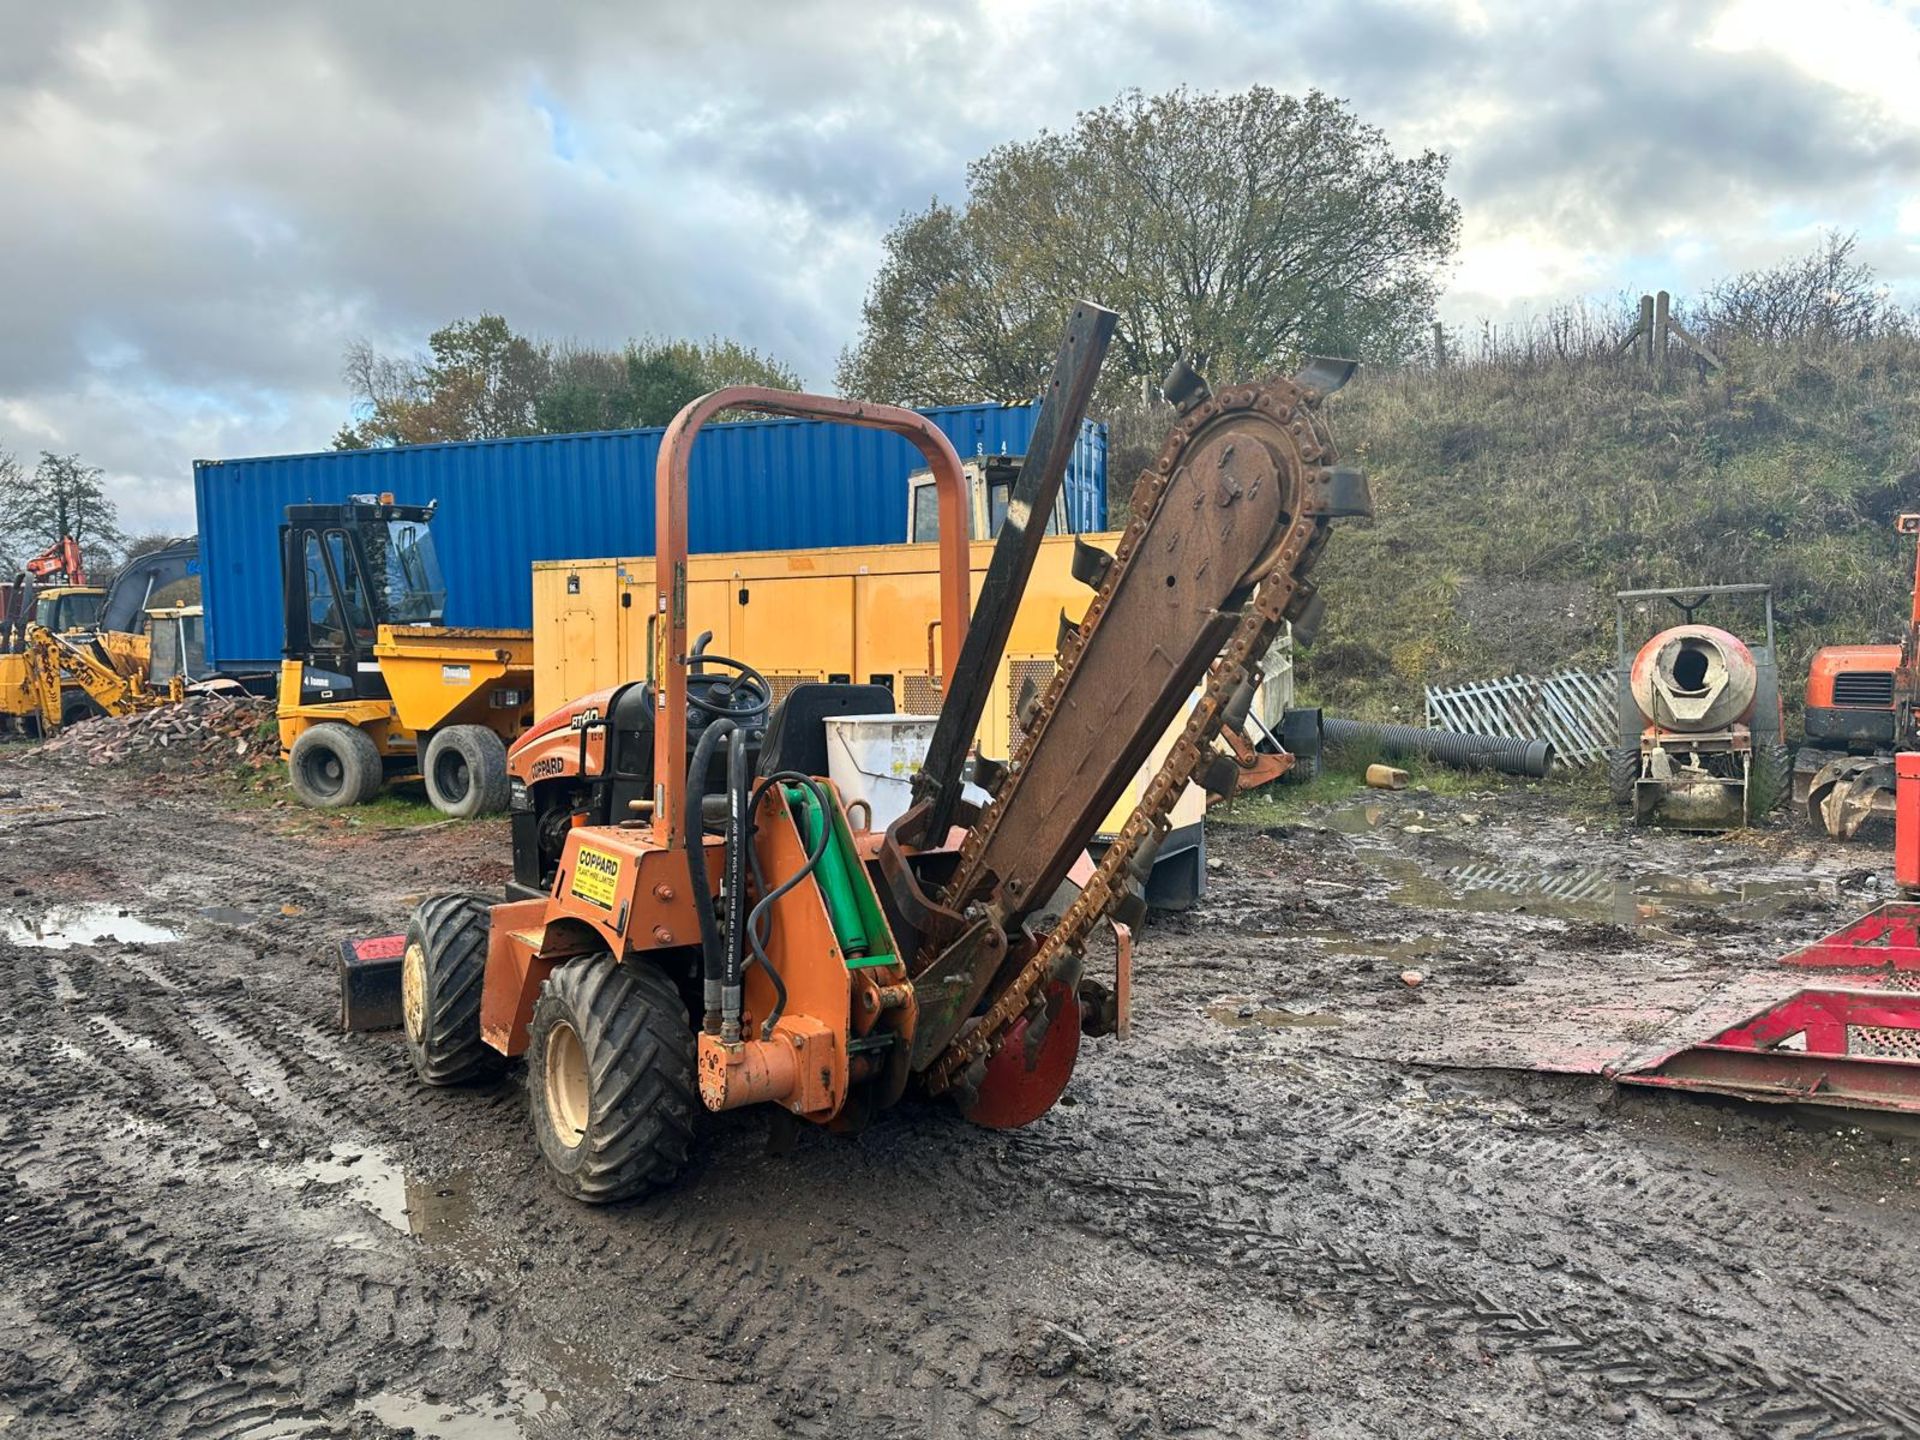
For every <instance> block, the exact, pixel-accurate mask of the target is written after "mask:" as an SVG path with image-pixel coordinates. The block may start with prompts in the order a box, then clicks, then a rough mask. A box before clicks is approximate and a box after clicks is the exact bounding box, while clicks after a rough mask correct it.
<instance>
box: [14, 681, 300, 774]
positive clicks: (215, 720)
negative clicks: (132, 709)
mask: <svg viewBox="0 0 1920 1440" xmlns="http://www.w3.org/2000/svg"><path fill="white" fill-rule="evenodd" d="M273 708H274V707H273V701H271V700H267V699H262V698H260V697H258V696H254V695H236V696H231V697H230V696H226V695H189V696H187V697H186V698H185V699H184V700H182V701H180V702H179V703H178V704H173V705H162V706H159V707H158V708H156V709H153V710H142V711H139V712H138V713H136V714H132V715H116V716H109V715H102V716H96V717H95V718H93V719H91V720H82V721H80V722H79V723H78V724H76V725H69V726H68V727H67V728H66V729H64V730H62V731H61V732H60V733H59V734H58V735H56V736H54V737H53V738H52V739H51V740H48V741H47V742H46V743H45V744H44V745H41V746H40V747H39V748H38V750H37V751H36V752H35V753H37V754H39V755H47V756H59V757H61V758H63V759H64V760H66V761H67V762H69V763H77V764H81V765H120V764H124V763H126V762H127V761H130V760H133V761H137V760H158V761H162V762H164V764H165V766H166V768H167V769H169V770H173V769H191V770H198V771H216V770H230V769H232V768H234V767H235V766H236V765H245V764H248V763H254V764H261V763H265V762H267V761H270V760H277V759H278V758H279V753H280V751H279V743H278V741H277V740H276V739H275V738H274V737H273V735H272V731H271V724H272V721H273Z"/></svg>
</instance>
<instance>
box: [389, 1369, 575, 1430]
mask: <svg viewBox="0 0 1920 1440" xmlns="http://www.w3.org/2000/svg"><path fill="white" fill-rule="evenodd" d="M503 1388H504V1389H505V1390H506V1398H505V1399H504V1400H494V1399H490V1398H489V1397H487V1396H484V1395H477V1396H475V1397H473V1398H472V1399H470V1400H462V1401H452V1400H426V1399H422V1398H421V1397H420V1396H417V1395H404V1394H401V1393H400V1392H399V1391H396V1390H382V1391H381V1392H379V1393H378V1394H376V1395H369V1396H367V1397H366V1398H365V1399H362V1400H360V1401H359V1402H357V1403H356V1404H355V1406H354V1408H355V1409H356V1410H360V1411H363V1412H365V1413H366V1414H368V1415H371V1416H373V1417H374V1419H376V1420H379V1421H380V1422H381V1423H383V1424H385V1425H388V1426H390V1427H392V1428H393V1429H395V1430H398V1431H400V1432H401V1433H402V1434H408V1433H411V1434H413V1435H415V1436H417V1437H418V1440H525V1437H526V1434H527V1430H526V1426H525V1425H524V1424H522V1422H523V1421H526V1420H531V1419H533V1418H534V1417H535V1416H537V1415H544V1414H546V1413H547V1412H548V1411H549V1410H558V1409H559V1408H560V1399H559V1396H557V1395H555V1394H554V1393H553V1392H552V1391H549V1390H540V1389H536V1388H535V1387H534V1386H532V1385H529V1384H527V1383H526V1381H524V1380H520V1379H517V1378H509V1379H507V1380H506V1381H505V1382H503Z"/></svg>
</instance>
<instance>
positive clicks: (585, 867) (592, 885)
mask: <svg viewBox="0 0 1920 1440" xmlns="http://www.w3.org/2000/svg"><path fill="white" fill-rule="evenodd" d="M619 885H620V857H619V856H618V855H609V854H607V853H606V852H605V851H604V850H589V849H588V848H587V847H586V846H584V845H582V846H581V847H580V849H579V851H578V852H577V853H576V854H575V856H574V861H573V893H574V894H575V895H577V896H579V897H580V898H581V899H582V900H585V901H586V902H587V903H588V904H589V905H598V906H599V907H600V908H601V909H602V910H611V909H613V897H614V892H615V891H616V890H617V889H618V888H619Z"/></svg>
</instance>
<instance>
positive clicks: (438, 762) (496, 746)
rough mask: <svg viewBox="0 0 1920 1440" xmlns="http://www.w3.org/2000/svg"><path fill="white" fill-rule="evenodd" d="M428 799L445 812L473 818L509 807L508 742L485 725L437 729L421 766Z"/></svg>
mask: <svg viewBox="0 0 1920 1440" xmlns="http://www.w3.org/2000/svg"><path fill="white" fill-rule="evenodd" d="M420 770H421V774H422V775H423V776H424V777H425V779H426V782H427V799H429V800H431V801H432V802H433V808H434V809H436V810H438V811H440V812H441V813H442V814H443V815H451V816H453V817H454V818H455V819H458V820H471V819H472V818H473V817H474V816H476V815H497V814H498V813H499V812H500V811H502V810H505V809H506V808H507V801H508V799H509V798H510V796H511V790H510V788H509V786H508V783H507V746H506V742H505V741H504V740H502V739H501V738H500V737H499V736H498V735H496V734H494V733H493V731H491V730H489V729H487V727H486V726H484V725H449V726H448V727H447V728H446V729H444V730H438V731H435V732H434V736H433V739H432V740H431V741H429V742H428V744H427V758H426V763H425V764H423V765H422V766H421V767H420Z"/></svg>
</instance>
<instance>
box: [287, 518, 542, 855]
mask: <svg viewBox="0 0 1920 1440" xmlns="http://www.w3.org/2000/svg"><path fill="white" fill-rule="evenodd" d="M433 512H434V506H433V505H432V504H427V505H399V504H396V503H394V498H393V496H392V495H391V494H383V495H377V496H376V495H355V496H352V497H350V498H349V499H348V500H347V501H346V503H344V504H339V505H289V506H288V507H287V512H286V523H285V524H283V525H282V526H281V527H280V564H281V582H282V590H283V594H284V599H285V606H286V645H285V649H284V651H283V657H284V658H283V660H282V663H281V666H280V699H279V706H278V711H277V714H278V719H279V726H280V746H281V750H282V753H283V754H284V755H285V757H286V761H287V776H288V779H289V781H290V782H291V783H292V786H293V792H294V794H295V795H297V796H299V797H300V800H301V802H302V803H304V804H307V805H312V806H315V807H318V808H322V809H331V808H335V807H338V806H344V805H358V804H364V803H365V802H366V801H368V800H371V799H373V797H374V796H375V795H377V794H379V793H380V788H381V786H382V785H383V784H385V783H386V781H387V780H388V779H390V778H395V777H398V776H404V775H411V774H414V773H416V772H417V773H418V774H419V775H420V777H421V778H422V779H423V780H424V781H425V783H426V792H427V799H428V800H429V801H430V802H431V803H432V805H433V807H434V808H435V809H436V810H439V811H441V812H442V813H443V814H446V815H451V816H454V817H456V818H461V819H465V818H470V817H472V816H476V815H487V814H492V813H495V812H497V811H502V810H505V809H506V808H507V801H508V798H509V796H508V785H507V745H508V743H509V742H511V741H512V740H513V739H514V738H515V737H517V736H518V735H520V734H521V733H522V732H523V731H525V730H526V729H527V728H528V727H529V726H531V725H532V724H533V633H532V632H531V631H528V630H472V629H453V628H449V627H448V626H447V625H445V623H444V621H445V618H446V601H447V586H446V581H445V579H444V578H443V577H442V574H441V570H440V560H439V556H438V554H437V552H436V551H435V549H434V543H433V532H432V528H431V522H432V520H433Z"/></svg>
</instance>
